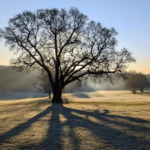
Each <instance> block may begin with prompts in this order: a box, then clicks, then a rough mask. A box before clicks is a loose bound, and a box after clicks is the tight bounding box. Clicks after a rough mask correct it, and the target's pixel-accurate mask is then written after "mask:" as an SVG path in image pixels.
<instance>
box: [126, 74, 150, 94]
mask: <svg viewBox="0 0 150 150" xmlns="http://www.w3.org/2000/svg"><path fill="white" fill-rule="evenodd" d="M126 86H127V87H128V88H129V89H130V90H131V91H132V93H134V94H135V93H136V90H137V89H139V90H140V91H141V92H142V93H143V91H144V88H147V87H149V86H150V83H149V80H148V78H147V77H146V75H144V74H142V73H136V72H135V71H131V72H129V73H128V75H127V81H126Z"/></svg>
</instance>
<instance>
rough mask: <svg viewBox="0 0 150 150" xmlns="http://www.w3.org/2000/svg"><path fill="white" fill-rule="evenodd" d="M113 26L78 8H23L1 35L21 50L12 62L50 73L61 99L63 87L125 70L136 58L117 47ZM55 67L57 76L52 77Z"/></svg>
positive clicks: (56, 95)
mask: <svg viewBox="0 0 150 150" xmlns="http://www.w3.org/2000/svg"><path fill="white" fill-rule="evenodd" d="M115 35H117V32H116V30H115V29H114V28H111V29H107V28H106V27H102V26H101V24H100V23H96V22H95V21H89V19H88V17H87V16H86V15H84V14H82V13H81V12H80V11H79V10H78V9H77V8H73V7H72V8H70V9H69V11H67V10H65V9H61V10H58V9H41V10H37V11H36V12H35V13H32V12H29V11H24V12H23V13H20V14H18V15H16V16H15V17H13V18H12V19H10V20H9V23H8V27H6V28H5V29H0V38H2V39H5V43H6V45H8V46H9V47H10V50H13V51H14V52H15V53H16V54H18V57H17V58H13V59H12V60H11V63H12V64H13V66H15V67H17V68H19V69H20V70H22V69H23V68H24V67H41V68H43V69H44V70H45V71H46V72H47V74H48V77H49V81H50V83H51V86H52V90H53V102H61V101H62V99H61V95H62V89H63V88H64V87H65V86H66V85H67V84H69V83H71V82H73V81H75V80H79V81H81V80H82V79H83V78H88V77H89V76H90V75H104V74H105V75H108V74H111V73H119V74H124V72H125V69H126V67H127V65H128V63H130V62H133V61H134V58H133V57H132V55H131V53H130V52H129V51H127V50H126V49H122V50H121V51H116V50H115V46H116V44H117V40H116V39H115ZM51 68H52V69H54V70H55V78H54V79H53V78H52V70H51Z"/></svg>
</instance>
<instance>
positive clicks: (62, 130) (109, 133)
mask: <svg viewBox="0 0 150 150" xmlns="http://www.w3.org/2000/svg"><path fill="white" fill-rule="evenodd" d="M49 113H51V115H52V116H51V119H49V120H47V121H48V124H49V128H48V131H47V135H46V137H45V139H43V141H42V142H41V143H38V144H34V143H33V144H26V145H21V146H19V148H20V149H40V150H41V149H48V150H49V149H55V150H56V149H82V144H83V142H84V143H85V145H86V146H87V148H88V149H104V148H106V146H109V147H110V149H136V148H141V149H142V148H147V149H148V148H150V139H148V138H146V137H145V136H144V135H149V134H150V128H149V127H148V126H150V122H149V121H147V120H144V119H138V118H133V117H127V116H120V115H111V114H109V113H110V112H109V111H108V110H104V111H103V112H99V111H98V110H96V111H95V112H90V111H82V110H78V109H71V108H67V107H64V106H63V105H61V104H52V105H51V106H49V107H48V108H47V109H46V110H44V111H43V112H41V113H39V114H38V115H36V116H35V117H33V118H31V119H29V120H28V121H27V122H25V123H22V124H20V125H18V126H16V127H15V128H13V129H11V130H9V131H8V132H6V133H4V134H3V135H1V136H0V147H1V145H2V144H3V143H5V142H7V140H9V139H10V138H13V137H14V136H16V135H19V134H21V133H22V132H23V131H25V130H26V129H28V128H30V127H31V125H32V124H33V123H35V122H36V121H38V120H39V119H41V118H42V117H44V116H46V115H47V114H49ZM60 115H62V116H63V117H64V118H65V119H66V121H64V122H61V120H60ZM41 128H42V126H41ZM68 141H69V143H70V144H67V142H68ZM94 143H97V144H96V145H94ZM101 143H102V144H101ZM91 144H93V145H91ZM92 146H93V147H92ZM94 146H96V147H94Z"/></svg>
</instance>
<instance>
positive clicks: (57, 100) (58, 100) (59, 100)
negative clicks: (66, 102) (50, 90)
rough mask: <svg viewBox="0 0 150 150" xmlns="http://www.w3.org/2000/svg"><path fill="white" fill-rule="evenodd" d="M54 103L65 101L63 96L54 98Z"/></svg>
mask: <svg viewBox="0 0 150 150" xmlns="http://www.w3.org/2000/svg"><path fill="white" fill-rule="evenodd" d="M52 103H63V100H62V99H61V98H59V99H58V98H53V99H52Z"/></svg>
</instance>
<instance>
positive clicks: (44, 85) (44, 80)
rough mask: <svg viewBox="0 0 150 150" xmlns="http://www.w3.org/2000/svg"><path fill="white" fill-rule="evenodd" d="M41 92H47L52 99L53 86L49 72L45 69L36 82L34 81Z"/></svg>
mask: <svg viewBox="0 0 150 150" xmlns="http://www.w3.org/2000/svg"><path fill="white" fill-rule="evenodd" d="M33 85H34V87H36V88H37V89H38V90H39V91H40V92H43V93H47V94H48V97H49V99H51V93H52V86H51V84H50V81H49V77H48V75H47V72H45V70H44V69H42V70H41V72H40V75H39V76H38V78H37V80H36V82H34V83H33Z"/></svg>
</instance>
